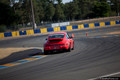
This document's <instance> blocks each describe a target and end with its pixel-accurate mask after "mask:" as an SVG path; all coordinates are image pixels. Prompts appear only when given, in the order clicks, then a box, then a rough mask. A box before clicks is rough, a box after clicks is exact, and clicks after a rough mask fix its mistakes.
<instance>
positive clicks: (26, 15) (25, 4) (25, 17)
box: [21, 0, 31, 25]
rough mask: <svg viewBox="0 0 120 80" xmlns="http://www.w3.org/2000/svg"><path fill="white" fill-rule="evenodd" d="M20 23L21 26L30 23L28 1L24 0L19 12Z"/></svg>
mask: <svg viewBox="0 0 120 80" xmlns="http://www.w3.org/2000/svg"><path fill="white" fill-rule="evenodd" d="M21 14H22V15H21V22H22V24H23V25H24V24H26V23H28V22H31V6H30V1H29V0H24V2H23V4H22V10H21Z"/></svg>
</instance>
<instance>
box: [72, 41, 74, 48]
mask: <svg viewBox="0 0 120 80" xmlns="http://www.w3.org/2000/svg"><path fill="white" fill-rule="evenodd" d="M72 50H74V42H73V48H72Z"/></svg>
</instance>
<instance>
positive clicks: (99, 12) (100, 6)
mask: <svg viewBox="0 0 120 80" xmlns="http://www.w3.org/2000/svg"><path fill="white" fill-rule="evenodd" d="M109 11H110V6H109V5H108V4H107V3H106V2H97V3H96V4H95V5H94V8H93V12H94V15H95V17H107V16H109Z"/></svg>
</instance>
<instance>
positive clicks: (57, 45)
mask: <svg viewBox="0 0 120 80" xmlns="http://www.w3.org/2000/svg"><path fill="white" fill-rule="evenodd" d="M73 37H74V35H73V34H72V36H71V37H70V36H69V35H68V33H66V32H59V33H52V34H50V35H48V38H47V39H46V40H47V41H46V43H45V44H44V54H47V53H50V52H52V51H58V50H67V51H69V52H70V51H71V49H72V50H73V49H74V41H73V39H72V38H73Z"/></svg>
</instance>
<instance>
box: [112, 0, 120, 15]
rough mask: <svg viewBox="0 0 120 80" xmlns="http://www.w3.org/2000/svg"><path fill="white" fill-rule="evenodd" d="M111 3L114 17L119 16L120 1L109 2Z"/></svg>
mask: <svg viewBox="0 0 120 80" xmlns="http://www.w3.org/2000/svg"><path fill="white" fill-rule="evenodd" d="M110 1H111V4H110V5H111V6H112V8H111V9H112V11H115V12H116V15H117V16H118V15H120V0H110Z"/></svg>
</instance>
